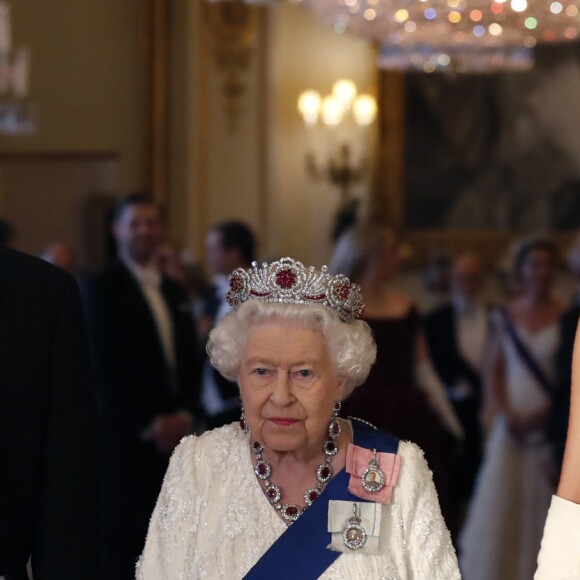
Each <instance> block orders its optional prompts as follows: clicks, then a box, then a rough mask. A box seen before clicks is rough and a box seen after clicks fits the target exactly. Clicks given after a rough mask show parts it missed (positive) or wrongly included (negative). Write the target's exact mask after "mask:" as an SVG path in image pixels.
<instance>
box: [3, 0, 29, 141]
mask: <svg viewBox="0 0 580 580" xmlns="http://www.w3.org/2000/svg"><path fill="white" fill-rule="evenodd" d="M29 71H30V53H29V51H28V50H26V49H24V48H21V49H19V50H13V49H12V26H11V6H10V4H9V3H8V2H6V1H5V0H0V133H4V134H9V135H22V134H27V133H32V132H33V131H34V129H35V128H36V123H35V117H34V110H33V108H32V105H31V104H30V102H29V101H28V87H29Z"/></svg>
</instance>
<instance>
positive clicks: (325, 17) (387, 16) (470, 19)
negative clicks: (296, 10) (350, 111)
mask: <svg viewBox="0 0 580 580" xmlns="http://www.w3.org/2000/svg"><path fill="white" fill-rule="evenodd" d="M307 4H308V5H309V6H310V7H311V9H312V10H313V11H314V13H315V14H317V15H318V17H319V18H320V19H321V20H322V21H323V22H324V23H326V24H328V25H330V26H332V27H333V28H334V30H335V31H336V32H338V33H344V32H348V33H351V34H354V35H357V36H360V37H363V38H367V39H371V40H373V41H376V42H378V43H379V44H380V45H382V47H383V48H382V49H381V54H380V57H379V64H380V65H381V66H382V67H383V68H411V69H412V68H416V69H420V70H425V71H426V72H434V71H435V70H449V71H457V72H469V71H473V72H485V71H493V70H505V69H512V70H525V69H526V68H529V67H530V66H531V65H532V62H533V60H532V53H531V50H530V49H531V48H532V47H534V46H535V45H536V43H538V42H547V43H549V42H564V41H571V40H576V39H578V37H579V30H580V15H579V13H580V10H579V8H578V2H577V0H307Z"/></svg>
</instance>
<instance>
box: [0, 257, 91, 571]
mask: <svg viewBox="0 0 580 580" xmlns="http://www.w3.org/2000/svg"><path fill="white" fill-rule="evenodd" d="M94 412H95V400H94V393H93V392H92V389H91V384H90V381H89V365H88V351H87V337H86V330H85V324H84V318H83V313H82V308H81V304H80V298H79V291H78V286H77V283H76V281H75V280H74V278H73V277H72V276H70V275H69V274H67V273H65V272H64V271H62V270H59V269H57V268H55V267H54V266H51V265H50V264H48V263H46V262H44V261H42V260H39V259H37V258H34V257H32V256H27V255H25V254H21V253H19V252H15V251H13V250H9V249H6V248H0V576H2V575H4V576H5V577H6V578H7V580H21V579H24V578H28V576H27V573H26V563H27V561H28V559H29V557H30V556H31V557H32V569H33V574H34V578H35V580H78V579H80V578H83V579H87V580H92V579H94V578H95V579H96V578H98V577H100V576H99V567H98V558H99V539H98V538H99V535H98V530H97V519H98V518H97V513H96V510H97V501H96V498H97V489H96V481H97V472H96V461H95V447H96V445H95V439H96V437H95V421H94V419H95V416H94Z"/></svg>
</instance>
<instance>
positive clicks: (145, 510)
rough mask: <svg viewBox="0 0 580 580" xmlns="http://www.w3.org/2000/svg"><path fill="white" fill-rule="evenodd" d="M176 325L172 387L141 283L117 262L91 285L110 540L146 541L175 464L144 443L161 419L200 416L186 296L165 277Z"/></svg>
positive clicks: (166, 294)
mask: <svg viewBox="0 0 580 580" xmlns="http://www.w3.org/2000/svg"><path fill="white" fill-rule="evenodd" d="M161 292H162V294H163V297H164V299H165V302H166V304H167V306H168V308H169V312H170V314H171V318H172V322H173V338H174V344H175V356H176V373H175V376H174V381H173V382H172V380H171V375H170V371H169V368H168V365H167V363H166V361H165V358H164V356H163V349H162V346H161V341H160V338H159V334H158V332H157V328H156V326H155V321H154V318H153V315H152V313H151V310H150V308H149V305H148V303H147V301H146V299H145V297H144V295H143V293H142V291H141V289H140V287H139V284H138V282H137V280H136V279H135V278H134V277H133V275H132V274H131V273H130V271H129V270H128V268H127V267H126V266H125V265H124V264H123V263H122V262H121V261H120V260H117V261H115V262H114V263H113V264H111V266H110V267H108V268H107V269H106V270H105V271H103V272H102V273H101V274H99V275H98V276H97V277H96V278H95V279H93V280H92V281H91V282H89V283H88V284H87V287H86V289H85V299H86V306H87V312H88V315H89V321H90V328H91V339H92V344H93V349H92V350H93V369H94V373H95V377H96V382H97V390H98V399H99V419H100V425H101V447H100V449H101V469H102V474H101V482H102V495H103V497H102V502H103V503H102V516H103V522H104V532H105V534H106V535H107V534H108V535H111V534H112V533H117V532H119V533H120V532H123V533H125V534H132V535H133V536H141V535H142V536H143V540H144V539H145V532H146V530H147V524H148V521H149V517H150V516H151V512H152V511H153V508H154V506H155V501H156V499H157V495H158V494H159V490H160V488H161V483H162V480H163V475H164V473H165V470H166V469H167V464H168V458H167V457H165V456H162V455H160V454H159V453H158V452H157V450H156V449H155V447H154V446H153V445H152V444H151V443H149V442H147V441H144V440H143V432H144V431H145V430H146V428H147V427H148V426H149V425H150V424H151V422H152V420H153V419H154V418H155V417H156V416H157V415H161V414H169V413H173V412H176V411H178V410H181V409H185V410H188V411H190V412H192V413H193V414H194V416H197V415H198V412H197V408H198V407H197V399H198V387H199V374H200V373H199V361H198V358H199V355H198V354H197V348H196V339H195V333H194V323H193V320H192V317H191V313H190V310H189V306H188V303H187V300H186V294H185V291H184V290H183V289H182V288H181V286H179V285H178V284H177V283H175V282H173V281H171V280H169V279H167V278H163V281H162V285H161Z"/></svg>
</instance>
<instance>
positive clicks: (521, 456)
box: [459, 324, 558, 580]
mask: <svg viewBox="0 0 580 580" xmlns="http://www.w3.org/2000/svg"><path fill="white" fill-rule="evenodd" d="M517 332H518V334H519V336H520V338H521V339H522V342H524V343H525V345H526V346H527V348H528V350H529V351H530V352H531V353H532V354H533V356H534V358H535V360H536V362H537V363H538V364H539V366H540V367H541V369H542V371H543V372H544V374H545V375H546V377H548V378H549V379H550V380H553V379H554V375H555V368H554V356H555V351H556V347H557V340H558V329H557V325H556V324H554V325H551V326H548V327H545V328H543V329H542V330H539V331H536V332H529V331H527V330H526V329H524V328H520V327H518V328H517ZM501 340H502V348H503V353H504V359H505V377H506V378H505V386H506V392H507V396H508V398H509V402H510V405H511V407H512V408H513V409H515V410H517V411H519V412H520V413H521V414H522V415H526V414H527V415H531V414H533V413H535V412H537V411H539V410H541V409H547V408H548V406H549V405H550V397H549V395H548V394H547V393H546V392H545V390H544V389H543V388H542V387H541V386H540V385H539V384H538V382H537V380H536V379H535V378H534V376H533V375H532V373H531V372H530V370H529V369H528V367H527V366H526V364H525V363H524V362H523V361H522V359H521V357H520V355H519V354H518V353H517V351H516V349H515V347H514V345H513V343H512V340H511V339H510V337H509V336H508V335H507V334H506V332H505V331H504V332H503V334H502V335H501ZM549 457H550V452H549V447H548V445H547V444H546V443H545V441H544V439H543V432H542V430H541V429H539V430H538V432H537V433H535V434H533V435H532V436H531V437H530V438H529V443H528V445H526V446H521V445H518V444H517V443H516V442H515V441H514V440H513V439H512V437H511V436H510V435H509V433H508V430H507V425H506V421H505V417H504V416H502V415H500V416H498V417H496V419H495V421H494V423H493V425H492V427H491V429H490V433H489V437H488V440H487V443H486V448H485V455H484V460H483V464H482V467H481V469H480V473H479V475H478V479H477V484H476V488H475V492H474V495H473V500H472V503H471V506H470V509H469V513H468V516H467V520H466V523H465V527H464V529H463V531H462V533H461V537H460V541H459V551H460V565H461V572H462V575H463V578H464V580H505V579H509V580H531V578H533V575H534V570H535V569H536V561H537V556H538V552H539V550H540V543H541V539H542V531H543V527H544V522H545V520H546V514H547V512H548V508H549V506H550V501H551V497H552V493H553V487H552V484H551V483H550V480H549V476H548V471H549V470H548V464H549Z"/></svg>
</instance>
